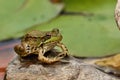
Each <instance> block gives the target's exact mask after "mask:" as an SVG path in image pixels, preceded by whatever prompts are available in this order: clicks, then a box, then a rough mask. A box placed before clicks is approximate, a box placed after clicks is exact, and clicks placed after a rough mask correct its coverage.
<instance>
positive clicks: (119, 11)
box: [115, 0, 120, 29]
mask: <svg viewBox="0 0 120 80" xmlns="http://www.w3.org/2000/svg"><path fill="white" fill-rule="evenodd" d="M115 20H116V23H117V26H118V28H119V29H120V0H117V4H116V8H115Z"/></svg>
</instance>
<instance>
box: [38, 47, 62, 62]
mask: <svg viewBox="0 0 120 80" xmlns="http://www.w3.org/2000/svg"><path fill="white" fill-rule="evenodd" d="M43 52H44V51H43V49H40V51H39V54H38V60H40V61H41V62H43V63H47V64H51V63H54V62H57V61H60V60H61V59H62V57H54V58H48V57H45V56H44V55H43Z"/></svg>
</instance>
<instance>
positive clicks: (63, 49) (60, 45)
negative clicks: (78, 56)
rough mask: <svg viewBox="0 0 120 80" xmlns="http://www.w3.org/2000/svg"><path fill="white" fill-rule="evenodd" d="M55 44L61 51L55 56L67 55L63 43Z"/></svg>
mask: <svg viewBox="0 0 120 80" xmlns="http://www.w3.org/2000/svg"><path fill="white" fill-rule="evenodd" d="M57 46H58V47H60V48H61V49H62V52H61V53H60V54H59V55H58V56H57V57H60V58H64V57H65V56H67V55H68V49H67V48H66V46H65V45H64V44H63V43H57Z"/></svg>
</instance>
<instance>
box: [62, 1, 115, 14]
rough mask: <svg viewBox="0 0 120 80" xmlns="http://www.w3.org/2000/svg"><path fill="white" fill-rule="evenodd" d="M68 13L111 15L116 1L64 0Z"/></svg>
mask: <svg viewBox="0 0 120 80" xmlns="http://www.w3.org/2000/svg"><path fill="white" fill-rule="evenodd" d="M63 1H64V2H65V5H66V6H65V11H66V12H84V13H99V14H110V13H111V11H112V10H113V11H114V8H115V3H116V0H63ZM112 14H113V13H112Z"/></svg>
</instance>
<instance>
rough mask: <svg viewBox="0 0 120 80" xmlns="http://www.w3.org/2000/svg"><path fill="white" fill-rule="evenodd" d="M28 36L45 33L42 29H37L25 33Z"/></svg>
mask: <svg viewBox="0 0 120 80" xmlns="http://www.w3.org/2000/svg"><path fill="white" fill-rule="evenodd" d="M27 35H28V36H30V37H42V36H44V35H45V32H43V31H38V30H33V31H31V32H29V33H27Z"/></svg>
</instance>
